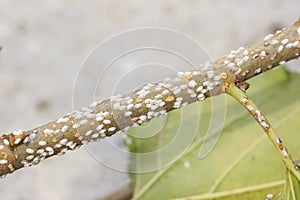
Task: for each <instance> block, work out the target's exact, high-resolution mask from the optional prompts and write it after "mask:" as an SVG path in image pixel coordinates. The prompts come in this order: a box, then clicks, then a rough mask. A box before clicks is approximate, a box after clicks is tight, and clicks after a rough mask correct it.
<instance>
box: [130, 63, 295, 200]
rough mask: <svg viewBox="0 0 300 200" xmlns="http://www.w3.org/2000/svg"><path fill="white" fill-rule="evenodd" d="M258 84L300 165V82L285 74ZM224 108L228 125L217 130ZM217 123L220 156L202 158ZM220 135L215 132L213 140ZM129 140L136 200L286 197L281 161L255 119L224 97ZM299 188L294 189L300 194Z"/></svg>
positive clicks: (255, 91) (257, 98)
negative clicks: (202, 150) (206, 137)
mask: <svg viewBox="0 0 300 200" xmlns="http://www.w3.org/2000/svg"><path fill="white" fill-rule="evenodd" d="M250 84H251V87H250V89H249V91H248V94H249V96H250V97H251V98H252V100H254V102H256V105H258V106H259V108H260V109H261V110H262V111H263V112H264V114H265V115H266V116H267V117H268V119H269V121H270V122H271V123H272V125H273V127H274V128H275V130H276V131H277V133H278V134H279V135H280V137H281V138H282V140H283V141H284V143H285V144H286V146H287V147H288V149H289V152H290V153H292V154H293V156H294V158H296V159H299V158H300V151H299V149H298V148H297V147H298V146H299V144H300V134H298V133H297V132H296V130H299V129H300V124H299V120H298V117H296V116H299V115H300V101H299V99H300V92H299V85H300V76H298V75H295V74H291V73H289V72H287V71H286V70H285V69H284V68H278V69H274V70H272V71H270V72H267V73H264V74H262V75H260V76H258V77H256V78H254V79H252V80H251V81H250ZM225 100H226V103H224V102H225ZM224 105H225V106H224ZM224 107H226V112H225V115H226V119H225V121H224V124H222V121H219V122H217V123H216V122H215V121H214V119H216V117H215V116H214V115H213V112H215V113H217V115H218V116H221V115H222V113H224ZM210 123H212V124H213V123H215V124H213V125H214V126H215V125H216V124H219V125H222V126H220V127H222V131H221V132H222V133H221V135H220V138H219V140H218V142H217V144H216V145H215V146H214V148H213V149H212V151H211V152H210V153H209V154H208V155H207V156H206V157H205V158H204V159H199V158H198V154H199V150H200V148H201V146H202V145H203V141H204V138H205V134H206V133H207V132H208V130H213V129H210ZM162 124H163V125H162ZM197 127H198V129H197ZM217 133H218V130H213V131H210V133H209V134H210V135H212V136H213V134H216V135H218V134H217ZM129 135H130V138H131V144H130V145H129V149H130V150H131V151H132V152H135V153H136V154H132V156H131V162H130V166H129V169H130V170H131V172H132V173H131V174H130V176H131V183H132V187H133V189H134V199H143V200H144V199H146V200H147V199H177V198H178V199H218V200H220V199H222V200H225V199H230V200H232V199H265V198H266V195H267V194H274V198H273V199H276V198H281V197H282V196H284V195H279V196H276V195H275V194H278V193H280V192H282V191H283V188H284V183H285V175H286V173H285V168H284V165H283V164H282V161H281V159H280V156H279V155H277V153H276V151H275V148H274V147H273V146H272V144H271V142H270V141H269V140H268V139H267V137H266V135H264V132H263V130H261V128H260V127H259V126H258V124H257V123H256V122H255V120H254V119H252V117H251V116H250V115H249V114H248V113H247V112H246V111H245V110H244V109H243V108H242V106H241V105H239V103H238V102H236V101H235V100H234V99H233V98H231V97H229V96H225V95H219V96H217V97H213V98H209V99H207V100H206V101H204V102H199V103H194V104H192V105H190V106H188V107H187V108H184V109H182V110H176V111H172V112H171V113H169V115H168V116H167V117H165V118H158V119H156V120H154V121H151V122H150V123H149V124H147V125H145V126H143V127H137V128H132V129H130V131H129ZM141 137H144V138H141ZM214 138H218V137H216V136H215V137H210V136H209V137H208V142H209V141H211V140H213V139H214ZM206 142H207V141H206ZM212 144H214V143H213V142H212ZM149 154H151V156H148V155H149ZM158 168H160V169H159V170H155V169H158ZM134 172H140V173H134ZM142 172H147V173H142ZM298 187H299V185H297V187H295V189H294V190H295V191H297V193H298V192H299V188H298Z"/></svg>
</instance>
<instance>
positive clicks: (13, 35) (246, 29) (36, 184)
mask: <svg viewBox="0 0 300 200" xmlns="http://www.w3.org/2000/svg"><path fill="white" fill-rule="evenodd" d="M147 2H148V3H146V1H131V0H127V1H108V0H107V1H96V0H85V1H83V0H72V1H67V0H51V1H38V0H26V1H17V0H0V45H2V46H4V48H3V50H2V51H1V52H0V105H1V106H0V113H1V115H0V125H1V126H0V129H1V133H4V132H9V131H12V130H15V129H23V130H27V129H31V128H33V127H35V126H38V125H40V124H43V123H45V122H48V121H50V120H54V119H56V118H57V117H59V116H61V115H63V114H65V113H67V112H69V111H71V110H72V89H73V84H74V81H75V77H76V74H77V72H78V69H79V67H80V65H81V63H82V62H83V59H84V58H85V57H86V56H87V55H88V53H89V52H90V51H91V50H92V49H93V48H95V46H96V45H97V44H98V43H99V42H102V41H103V40H105V39H107V38H108V37H110V36H112V35H114V34H117V33H119V32H121V31H125V30H128V29H132V28H136V27H143V26H158V27H164V28H171V29H175V30H177V31H180V32H182V33H184V34H186V35H189V36H190V37H192V38H194V39H195V40H197V41H198V42H199V43H201V44H202V45H203V46H204V47H205V48H206V50H207V51H208V52H209V54H210V56H211V57H212V58H218V57H220V56H222V55H223V54H226V53H227V52H228V51H230V50H232V49H236V48H238V47H239V46H241V45H246V44H249V43H253V42H255V41H258V40H261V39H262V38H263V37H264V36H265V35H266V34H268V33H270V32H273V31H274V30H275V29H277V28H283V27H286V26H289V25H291V24H292V23H293V22H294V21H295V20H296V19H298V17H299V14H300V13H299V8H300V1H299V0H290V1H283V0H281V1H280V0H265V1H238V0H236V1H231V0H228V1H221V0H215V1H212V0H203V1H195V0H193V1H177V0H175V1H165V0H163V1H162V0H153V1H147ZM116 48H117V46H116ZM190 54H193V52H190ZM98 67H101V66H98ZM93 69H95V70H96V68H91V70H90V71H88V72H86V73H84V74H82V77H83V82H82V83H81V84H82V85H81V87H80V88H81V89H82V90H83V89H84V88H85V87H90V85H92V83H91V82H89V81H95V77H94V72H93ZM143 76H146V74H145V75H141V77H143ZM93 83H94V82H93ZM91 96H92V95H90V96H88V95H85V94H84V92H83V95H78V94H77V95H76V101H77V102H78V103H77V104H78V105H81V104H83V103H87V102H90V100H91V98H90V97H91ZM121 139H122V138H121V137H119V138H118V139H116V140H118V141H119V143H121V142H120V140H121ZM120 145H121V144H120ZM107 152H109V149H108V150H107ZM103 154H104V156H105V157H106V158H107V159H108V160H109V161H110V162H112V163H116V165H119V166H122V168H126V165H127V163H128V158H127V157H120V156H119V154H118V153H117V152H114V151H112V152H109V153H105V152H104V153H103ZM128 183H129V178H128V176H127V175H126V174H125V173H121V172H118V171H115V170H113V169H110V168H107V167H105V166H104V165H101V164H99V162H97V161H96V160H94V159H93V158H92V157H91V156H90V155H89V154H88V153H87V152H86V151H85V150H84V149H83V148H82V149H80V150H78V151H76V152H72V153H68V154H67V155H65V156H63V157H55V158H51V159H49V160H46V161H44V162H43V163H41V164H40V165H38V166H36V167H32V168H27V169H25V170H20V171H18V172H16V173H14V174H13V175H9V176H8V177H7V178H6V179H4V180H1V181H0V199H5V200H22V199H30V200H38V199H43V200H53V199H73V200H77V199H78V200H82V199H84V200H85V199H97V198H98V199H99V198H101V197H103V196H104V195H107V194H109V193H111V192H112V191H114V190H117V189H119V188H121V187H123V186H124V185H127V184H128Z"/></svg>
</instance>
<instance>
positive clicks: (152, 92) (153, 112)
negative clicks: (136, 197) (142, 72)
mask: <svg viewBox="0 0 300 200" xmlns="http://www.w3.org/2000/svg"><path fill="white" fill-rule="evenodd" d="M299 54H300V21H298V22H296V23H295V24H294V25H293V26H291V27H290V28H288V29H286V30H282V31H277V32H276V33H275V34H274V35H272V34H271V35H268V36H266V38H265V39H264V40H263V41H261V42H258V43H256V44H253V45H251V46H248V47H246V48H243V47H241V48H239V49H238V50H236V51H232V52H230V54H229V55H227V56H224V57H222V58H221V59H218V60H216V61H214V62H212V63H210V64H207V65H205V66H200V67H199V69H196V70H192V71H187V72H179V73H178V74H177V76H176V77H174V78H173V79H170V78H167V79H165V80H164V81H163V82H160V83H149V84H147V85H145V86H143V87H141V88H140V89H138V90H136V91H134V92H132V93H130V94H126V95H117V96H113V97H111V98H110V99H108V100H104V101H99V102H94V103H92V104H91V105H90V106H89V107H84V108H82V109H81V110H80V111H74V112H72V113H69V114H67V115H65V116H63V117H61V118H59V119H58V120H56V121H53V122H50V123H47V124H45V125H43V126H40V127H37V128H35V129H32V130H30V131H22V130H19V131H13V132H12V133H9V134H3V135H2V136H1V137H0V176H4V175H6V174H9V173H12V172H14V171H15V170H17V169H20V168H23V167H28V166H31V165H36V164H38V163H39V162H40V161H42V160H44V159H46V158H48V157H51V156H54V155H62V154H64V153H66V152H67V151H68V150H75V149H76V148H78V147H80V146H81V145H82V144H85V143H88V142H93V141H98V140H99V139H101V138H105V137H107V136H111V135H114V134H116V133H120V132H123V131H127V130H128V129H129V128H130V127H132V126H138V125H140V124H142V123H144V122H146V121H149V120H151V119H152V118H154V117H157V116H160V115H164V114H166V113H167V112H169V111H171V110H174V109H179V108H181V107H185V106H186V105H188V104H190V103H193V102H195V101H202V100H204V99H205V98H207V97H210V96H215V95H218V94H220V93H223V92H225V88H226V87H227V86H226V83H225V82H224V80H225V79H226V81H228V79H232V81H234V82H236V83H237V84H240V87H245V89H246V88H247V84H244V83H243V81H245V80H248V79H250V78H252V77H254V76H256V75H258V74H260V73H262V72H265V71H267V70H269V69H272V68H273V67H276V66H278V65H279V64H283V63H285V62H287V61H289V60H291V59H295V58H298V57H299Z"/></svg>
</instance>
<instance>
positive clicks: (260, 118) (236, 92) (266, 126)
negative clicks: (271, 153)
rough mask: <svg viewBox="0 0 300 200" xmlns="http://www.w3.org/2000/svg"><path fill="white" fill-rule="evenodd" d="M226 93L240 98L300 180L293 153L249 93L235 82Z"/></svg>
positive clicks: (288, 168) (287, 166)
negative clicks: (290, 152) (277, 134)
mask: <svg viewBox="0 0 300 200" xmlns="http://www.w3.org/2000/svg"><path fill="white" fill-rule="evenodd" d="M226 93H227V94H229V95H230V96H232V97H234V98H235V99H236V100H238V101H239V102H240V103H241V104H242V105H243V106H244V107H245V108H246V109H247V110H248V111H249V113H250V114H251V115H252V116H253V117H254V118H255V120H256V121H257V122H258V123H259V125H260V126H261V127H262V128H263V130H264V132H265V133H266V134H267V136H268V138H269V139H270V140H271V142H272V143H273V145H274V146H275V148H276V150H277V151H278V153H279V155H280V156H281V158H282V160H283V163H284V164H285V166H286V168H287V170H289V171H291V172H292V173H293V174H294V175H295V176H296V177H297V179H298V180H300V173H299V171H298V167H297V166H296V164H295V161H294V160H293V159H292V156H291V154H289V153H288V150H287V148H286V147H285V146H284V145H283V143H282V140H281V139H280V138H279V137H277V136H276V134H275V131H274V129H273V128H272V126H271V124H270V123H269V122H268V120H267V119H266V118H265V116H264V115H263V114H262V112H261V111H260V110H259V109H258V108H257V107H256V105H255V104H254V103H253V102H252V101H251V100H250V99H249V97H248V96H247V94H245V93H244V92H243V91H241V90H240V89H239V88H238V87H237V86H235V84H230V85H229V86H228V87H227V88H226Z"/></svg>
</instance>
